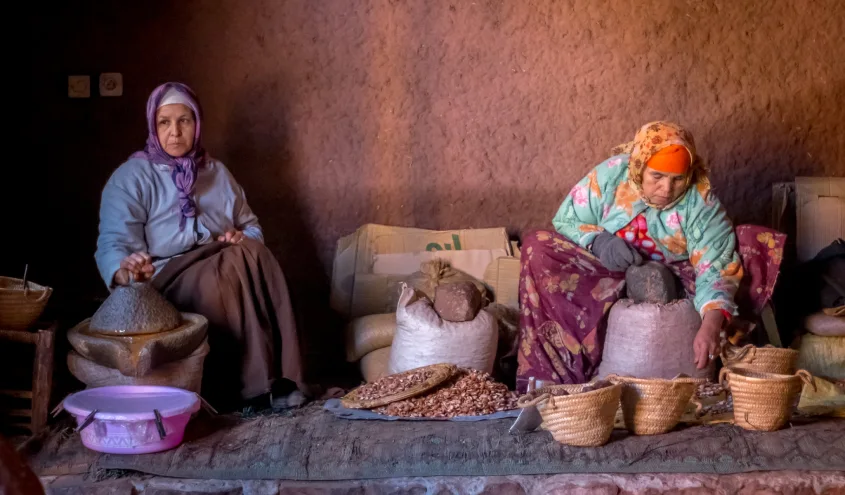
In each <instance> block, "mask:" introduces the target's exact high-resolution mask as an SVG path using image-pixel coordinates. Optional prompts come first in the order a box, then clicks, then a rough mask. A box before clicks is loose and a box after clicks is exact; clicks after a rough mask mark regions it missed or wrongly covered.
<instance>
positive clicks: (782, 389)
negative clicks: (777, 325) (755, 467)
mask: <svg viewBox="0 0 845 495" xmlns="http://www.w3.org/2000/svg"><path fill="white" fill-rule="evenodd" d="M719 382H721V383H722V385H723V386H725V387H726V388H728V389H730V391H731V395H732V396H733V401H734V423H736V425H738V426H741V427H742V428H745V429H746V430H759V431H775V430H778V429H780V428H781V427H783V425H785V424H786V422H787V421H789V418H791V417H792V409H793V408H794V407H795V404H796V402H797V400H798V395H799V394H800V393H801V389H802V387H803V383H806V384H808V385H810V386H812V387H813V389H815V388H816V385H815V383H813V375H811V374H810V373H808V372H807V371H806V370H798V371H797V372H796V373H795V374H794V375H778V374H775V373H763V372H759V371H752V370H747V369H733V370H732V369H728V368H722V371H721V372H720V373H719ZM802 382H803V383H802Z"/></svg>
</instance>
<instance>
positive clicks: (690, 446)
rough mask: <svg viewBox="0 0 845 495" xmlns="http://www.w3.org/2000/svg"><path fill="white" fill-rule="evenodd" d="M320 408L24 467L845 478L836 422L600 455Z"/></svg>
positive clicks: (842, 426)
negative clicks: (181, 439) (155, 448)
mask: <svg viewBox="0 0 845 495" xmlns="http://www.w3.org/2000/svg"><path fill="white" fill-rule="evenodd" d="M321 406H322V405H321V404H312V405H310V406H308V407H306V408H304V409H302V410H299V411H296V412H294V413H293V414H290V415H287V416H282V415H274V416H264V417H258V418H255V419H252V420H243V419H239V418H235V417H232V416H219V417H216V418H213V419H212V418H207V417H206V418H202V417H201V418H199V419H197V420H195V421H193V422H192V423H191V424H190V425H189V428H188V439H187V441H186V443H185V444H183V445H181V446H180V447H178V448H176V449H174V450H171V451H168V452H162V453H159V454H150V455H137V456H132V455H127V456H119V455H105V454H104V455H96V454H93V453H90V452H87V451H85V449H84V447H82V446H81V444H80V443H79V439H78V435H73V436H71V437H69V438H65V439H62V438H61V437H58V436H57V437H58V438H51V439H48V441H47V443H46V444H45V446H44V448H42V449H41V451H40V452H39V453H38V454H36V455H35V456H34V457H32V458H31V462H32V465H33V467H34V468H35V469H36V471H37V472H38V473H39V474H41V475H50V474H70V473H69V472H68V470H69V469H70V470H72V469H77V470H78V469H80V468H82V469H83V472H84V470H85V469H89V467H88V466H93V468H94V469H96V468H106V469H131V470H135V471H140V472H144V473H149V474H156V475H160V476H169V477H178V478H200V479H203V478H204V479H211V478H213V479H290V480H343V479H370V478H396V477H410V476H491V475H516V474H552V473H653V472H663V473H737V472H749V471H769V470H785V469H789V470H814V471H825V470H842V469H845V420H841V419H820V420H817V421H815V422H812V423H808V424H803V425H795V426H793V427H791V428H787V429H784V430H781V431H777V432H772V433H764V432H748V431H745V430H742V429H740V428H738V427H735V426H732V425H725V424H723V425H715V426H699V427H692V428H685V429H681V430H679V431H675V432H672V433H669V434H666V435H659V436H651V437H647V436H646V437H636V436H631V435H628V434H627V433H625V432H624V431H619V430H617V431H615V432H614V434H613V437H612V439H611V441H610V443H608V444H607V445H605V446H603V447H598V448H578V447H567V446H563V445H560V444H558V443H556V442H554V441H553V440H552V438H551V435H550V434H549V433H548V432H544V431H538V432H535V433H531V434H527V435H523V436H512V435H509V434H508V432H507V430H508V427H509V426H510V425H511V423H512V421H513V420H512V419H500V420H489V421H478V422H471V423H466V422H464V423H461V422H452V421H420V422H416V421H395V422H391V423H387V422H383V421H348V420H344V419H338V418H336V417H334V416H333V415H332V414H330V413H328V412H326V411H324V410H322V408H321ZM86 464H87V465H86Z"/></svg>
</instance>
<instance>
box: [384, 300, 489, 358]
mask: <svg viewBox="0 0 845 495" xmlns="http://www.w3.org/2000/svg"><path fill="white" fill-rule="evenodd" d="M414 296H415V293H414V289H412V288H411V287H408V286H407V285H406V286H405V287H404V288H403V290H402V295H401V296H400V298H399V305H398V308H397V311H396V335H395V336H394V337H393V346H392V347H391V352H390V361H389V364H388V372H389V373H390V374H393V373H400V372H402V371H407V370H410V369H414V368H419V367H420V366H427V365H430V364H438V363H451V364H455V365H458V366H462V367H465V368H475V369H477V370H480V371H486V372H487V373H490V372H491V371H492V370H493V362H494V361H495V359H496V346H497V343H498V342H497V341H498V333H499V329H498V325H497V323H496V319H495V318H494V317H493V316H492V315H491V314H490V313H488V312H487V311H480V312H479V313H478V315H477V316H476V317H475V319H474V320H472V321H464V322H458V323H456V322H449V321H444V320H443V319H441V318H440V316H438V315H437V312H436V311H434V308H433V307H432V306H431V303H430V302H429V301H428V300H426V299H419V300H418V301H416V302H414V303H411V300H412V299H414Z"/></svg>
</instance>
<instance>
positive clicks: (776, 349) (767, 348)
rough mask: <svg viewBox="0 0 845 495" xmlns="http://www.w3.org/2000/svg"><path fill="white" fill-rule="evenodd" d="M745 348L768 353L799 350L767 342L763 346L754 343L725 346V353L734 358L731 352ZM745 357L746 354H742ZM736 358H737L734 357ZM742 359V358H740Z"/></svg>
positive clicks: (795, 351)
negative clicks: (740, 345)
mask: <svg viewBox="0 0 845 495" xmlns="http://www.w3.org/2000/svg"><path fill="white" fill-rule="evenodd" d="M745 349H749V350H752V349H753V350H754V352H755V353H757V352H763V353H768V354H798V351H797V350H795V349H790V348H789V347H775V346H773V345H771V344H766V345H764V346H763V347H757V346H755V345H754V344H746V345H744V346H742V347H739V346H731V347H725V354H727V358H728V359H732V358H733V356H731V355H730V353H739V352H742V351H744V350H745ZM742 357H745V356H742ZM733 359H736V358H733ZM739 359H742V358H739Z"/></svg>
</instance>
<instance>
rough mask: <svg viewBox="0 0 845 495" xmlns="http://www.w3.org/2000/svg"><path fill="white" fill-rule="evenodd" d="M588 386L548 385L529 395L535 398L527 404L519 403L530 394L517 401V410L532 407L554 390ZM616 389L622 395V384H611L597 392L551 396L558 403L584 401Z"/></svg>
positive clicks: (573, 384) (583, 384)
mask: <svg viewBox="0 0 845 495" xmlns="http://www.w3.org/2000/svg"><path fill="white" fill-rule="evenodd" d="M587 385H589V383H563V384H556V385H547V386H545V387H541V388H538V389H537V390H534V391H533V392H529V394H534V396H533V398H531V399H528V400H526V401H525V404H519V402H522V398H523V397H528V395H529V394H525V395H523V396H522V397H520V398H519V399H518V400H517V408H520V409H523V408H526V407H531V406H530V405H528V404H529V403H530V402H533V401H535V400H537V398H539V397H542V396H543V395H545V394H548V393H551V391H552V390H556V389H558V390H560V389H564V390H565V388H564V387H573V386H584V387H586V386H587ZM616 388H618V389H619V390H620V393H621V390H622V384H621V383H612V384H610V385H608V386H606V387H602V388H597V389H595V390H590V391H589V392H576V393H567V394H566V395H554V394H551V395H552V397H554V399H555V402H557V401H559V400H570V399H575V398H579V399H583V398H584V397H588V396H590V395H591V394H593V393H598V392H603V393H607V392H608V391H610V390H613V389H616ZM548 401H549V399H548V398H546V399H543V400H542V401H540V403H541V404H542V403H545V402H548Z"/></svg>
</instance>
